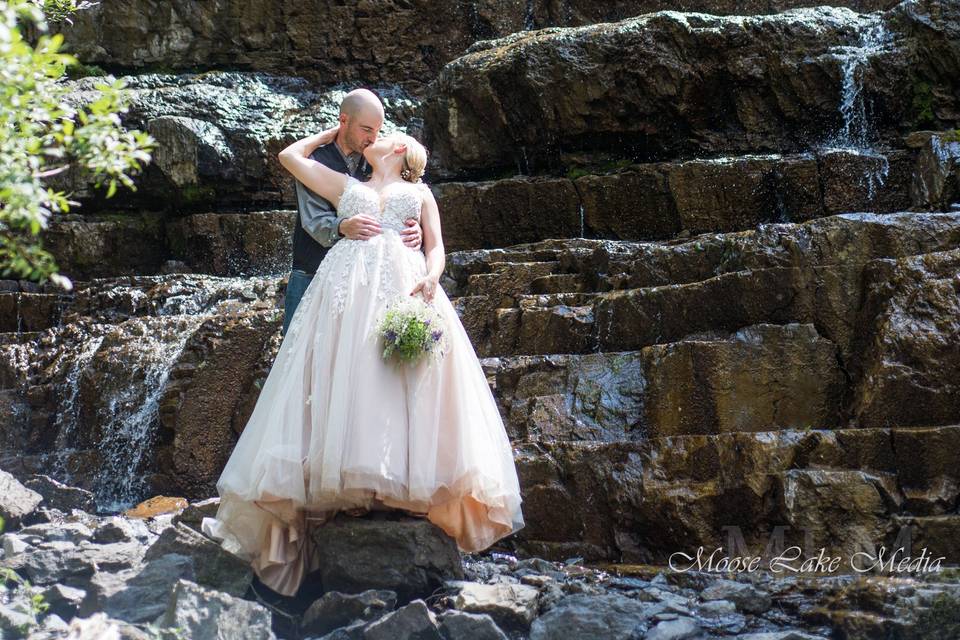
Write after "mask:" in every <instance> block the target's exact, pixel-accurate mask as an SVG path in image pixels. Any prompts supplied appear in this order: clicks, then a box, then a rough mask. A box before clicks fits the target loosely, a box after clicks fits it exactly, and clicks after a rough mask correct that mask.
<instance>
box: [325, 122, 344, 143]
mask: <svg viewBox="0 0 960 640" xmlns="http://www.w3.org/2000/svg"><path fill="white" fill-rule="evenodd" d="M338 131H340V125H339V124H338V125H337V126H335V127H332V128H330V129H325V130H324V131H322V132H321V133H320V144H330V143H331V142H333V141H334V140H336V139H337V132H338Z"/></svg>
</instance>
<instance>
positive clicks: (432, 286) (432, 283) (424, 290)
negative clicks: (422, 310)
mask: <svg viewBox="0 0 960 640" xmlns="http://www.w3.org/2000/svg"><path fill="white" fill-rule="evenodd" d="M439 280H440V279H439V278H434V277H432V276H427V277H426V278H424V279H423V280H421V281H420V282H418V283H417V286H415V287H414V288H413V291H411V292H410V295H411V296H415V295H417V293H420V295H422V296H423V299H424V300H426V301H427V302H433V296H434V294H436V293H437V283H438V282H439Z"/></svg>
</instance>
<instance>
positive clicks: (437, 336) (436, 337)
mask: <svg viewBox="0 0 960 640" xmlns="http://www.w3.org/2000/svg"><path fill="white" fill-rule="evenodd" d="M442 335H443V332H442V331H434V332H433V333H431V334H430V336H431V337H432V338H433V341H434V342H437V341H439V340H440V336H442Z"/></svg>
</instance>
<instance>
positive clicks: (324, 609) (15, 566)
mask: <svg viewBox="0 0 960 640" xmlns="http://www.w3.org/2000/svg"><path fill="white" fill-rule="evenodd" d="M0 489H2V491H0V515H2V517H3V518H4V521H5V525H6V532H5V533H4V534H3V535H2V536H0V541H2V551H0V638H5V639H16V638H27V639H28V640H46V639H53V638H64V637H68V638H71V639H73V640H103V639H106V638H123V639H128V640H141V639H144V640H145V639H148V638H164V639H176V638H197V639H203V638H211V639H212V638H230V639H231V640H232V639H238V640H242V639H250V640H254V639H255V640H263V639H268V638H287V639H293V638H305V639H306V638H310V639H317V640H319V639H321V638H323V639H325V640H335V639H340V640H347V639H363V640H374V639H377V640H379V639H383V640H387V639H389V640H408V639H410V640H413V639H417V640H423V639H430V638H436V639H438V640H440V639H443V640H496V639H506V638H511V639H514V640H520V639H526V638H530V639H531V640H547V639H557V640H559V639H561V638H563V639H569V638H591V639H597V640H602V639H607V638H609V639H623V640H628V639H640V638H644V639H656V640H665V639H673V640H680V639H683V638H728V637H736V638H741V639H748V640H813V639H815V638H828V637H834V638H835V637H865V636H870V637H888V638H918V639H920V638H923V639H924V640H927V639H930V638H953V637H956V636H955V635H949V634H950V633H953V632H955V631H956V630H957V629H958V628H960V626H958V625H960V617H958V616H957V609H956V603H957V602H960V600H958V599H957V598H958V597H960V583H958V582H957V575H956V573H954V572H947V573H939V572H930V573H928V574H924V573H922V572H919V573H916V574H914V576H913V577H883V576H880V575H877V574H875V573H864V574H852V575H851V574H849V573H848V574H847V575H823V576H821V577H816V576H814V575H805V576H797V575H777V576H774V575H771V574H769V573H765V572H762V571H761V572H756V573H740V574H737V573H734V572H727V573H720V572H706V571H696V570H694V571H683V572H680V571H665V570H664V567H655V566H644V565H619V566H607V567H603V566H596V565H594V566H590V565H587V564H585V563H584V561H583V558H578V557H573V558H568V559H566V560H564V561H548V560H544V559H542V558H537V557H525V558H523V559H519V558H518V557H517V556H516V555H514V554H512V553H509V552H506V551H497V550H495V549H491V550H489V551H487V552H485V553H482V554H473V555H463V556H461V555H460V554H458V553H457V552H456V548H455V546H452V541H451V540H450V539H449V538H448V537H447V536H445V535H444V534H443V533H442V532H441V531H439V530H438V529H436V528H435V527H434V526H433V525H432V524H430V523H429V522H427V521H424V520H422V519H414V518H409V517H407V516H403V515H398V514H393V513H384V512H381V513H373V514H368V515H366V516H362V517H349V516H345V515H340V516H338V517H337V518H336V519H335V520H333V521H332V522H330V523H328V525H327V526H326V527H324V528H322V529H320V530H317V531H316V532H314V534H313V535H314V536H316V537H315V540H316V542H318V543H319V544H321V545H322V548H323V549H324V552H325V553H326V554H327V556H328V557H327V558H326V561H325V562H324V565H323V569H321V570H319V571H317V572H316V573H314V574H311V576H309V577H308V579H307V581H306V583H305V585H304V587H303V588H302V589H301V592H300V593H299V594H298V596H297V597H296V598H284V597H282V596H278V595H277V594H274V593H273V592H271V591H270V590H269V589H266V588H265V587H264V586H263V585H262V584H260V583H259V582H258V581H256V580H255V579H253V576H252V573H251V571H250V569H249V566H248V565H247V564H246V563H244V562H243V561H241V560H240V559H238V558H236V557H234V556H232V555H230V554H229V553H227V552H225V551H223V550H222V549H221V548H220V547H219V546H218V545H217V544H216V543H215V542H213V541H211V540H209V539H207V538H206V537H205V536H204V535H202V534H201V533H199V531H198V529H199V523H200V520H201V519H202V518H203V517H204V516H209V515H212V514H213V513H214V512H215V510H216V505H217V501H216V499H212V500H206V501H202V502H195V503H188V502H187V501H186V500H183V499H174V498H155V499H153V500H151V501H148V502H147V503H143V504H141V505H138V506H137V507H135V508H134V509H131V510H129V511H127V512H126V513H124V514H118V515H96V514H94V513H91V510H92V507H93V495H92V494H90V493H89V492H86V491H84V490H82V489H78V488H75V487H68V486H66V485H63V484H61V483H58V482H57V481H55V480H52V479H50V478H48V477H46V476H34V477H32V478H30V479H29V480H27V482H26V483H25V484H21V483H20V482H18V481H17V480H16V479H14V478H13V477H12V476H10V475H9V474H7V473H4V472H0ZM344 539H349V540H351V543H350V544H348V545H345V544H343V543H342V540H344ZM338 540H339V541H341V542H339V543H338V542H337V541H338ZM357 540H360V541H362V542H363V544H354V542H355V541H357ZM424 540H427V544H428V546H434V545H435V546H437V547H438V548H442V549H446V550H447V551H452V553H443V552H437V553H432V554H429V557H426V556H425V554H423V553H422V552H421V551H422V548H423V546H424ZM951 625H952V626H951ZM838 633H839V634H841V635H838ZM844 634H845V635H844Z"/></svg>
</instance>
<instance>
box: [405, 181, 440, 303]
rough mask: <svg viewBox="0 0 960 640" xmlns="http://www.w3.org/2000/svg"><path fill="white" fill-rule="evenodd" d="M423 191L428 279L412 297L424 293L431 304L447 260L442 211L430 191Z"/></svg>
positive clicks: (417, 287) (424, 243)
mask: <svg viewBox="0 0 960 640" xmlns="http://www.w3.org/2000/svg"><path fill="white" fill-rule="evenodd" d="M423 191H424V194H423V202H422V204H421V207H420V225H421V226H422V227H423V252H424V254H426V257H427V277H426V278H424V279H423V280H421V281H420V282H418V283H417V286H416V287H414V289H413V291H412V292H411V295H413V294H415V293H417V292H418V291H423V296H424V298H426V299H427V301H428V302H429V301H431V300H433V295H434V293H435V292H436V288H437V283H439V282H440V276H441V275H443V269H444V267H445V266H446V260H447V259H446V255H445V253H444V249H443V236H442V235H441V233H440V211H439V209H438V208H437V201H436V199H435V198H434V197H433V193H432V192H431V191H430V189H426V188H425V189H424V190H423Z"/></svg>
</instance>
